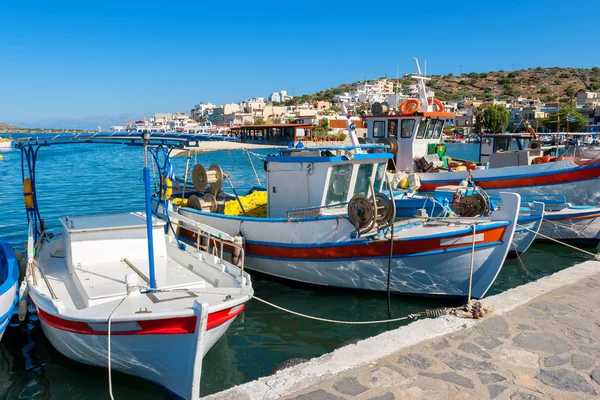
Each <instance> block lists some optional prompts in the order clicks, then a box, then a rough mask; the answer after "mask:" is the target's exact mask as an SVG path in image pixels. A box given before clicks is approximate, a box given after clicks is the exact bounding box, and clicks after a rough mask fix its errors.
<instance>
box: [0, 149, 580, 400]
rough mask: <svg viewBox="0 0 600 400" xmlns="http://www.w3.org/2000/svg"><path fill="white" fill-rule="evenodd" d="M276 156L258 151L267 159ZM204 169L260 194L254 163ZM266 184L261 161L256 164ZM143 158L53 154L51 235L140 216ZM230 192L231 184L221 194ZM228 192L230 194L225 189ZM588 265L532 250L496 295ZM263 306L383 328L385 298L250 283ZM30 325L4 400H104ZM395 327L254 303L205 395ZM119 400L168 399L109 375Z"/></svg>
mask: <svg viewBox="0 0 600 400" xmlns="http://www.w3.org/2000/svg"><path fill="white" fill-rule="evenodd" d="M477 149H478V145H477V144H450V145H448V155H450V156H455V157H457V158H466V159H476V157H477ZM272 151H273V150H272V149H271V150H267V149H265V150H254V153H257V154H260V155H265V154H267V153H269V152H272ZM2 155H3V156H4V158H3V160H1V161H0V210H1V212H2V213H1V216H0V236H1V237H3V238H5V239H6V240H8V241H9V242H10V243H11V244H12V245H13V246H15V247H17V248H18V249H22V248H23V242H24V241H25V240H26V236H27V223H26V217H25V211H24V204H23V196H22V192H23V189H22V179H21V155H20V152H19V151H18V150H11V151H6V152H3V153H2ZM195 157H196V158H197V162H199V163H201V164H203V165H204V166H206V167H208V165H209V164H211V163H218V164H220V165H221V166H222V168H223V170H224V171H225V172H226V173H229V174H230V178H231V181H232V182H233V184H234V185H235V186H236V190H237V191H238V192H245V191H247V190H249V189H250V188H251V187H252V186H254V185H256V184H257V182H256V179H255V177H254V173H253V171H252V169H251V167H250V164H249V160H248V153H245V152H243V151H215V152H209V153H204V154H199V155H197V156H195ZM251 157H252V158H253V160H254V162H255V166H256V169H257V172H258V175H259V178H260V179H261V183H263V184H264V183H266V182H265V181H266V176H265V173H264V170H263V168H262V161H261V160H260V158H259V157H258V156H257V155H251ZM185 161H186V160H185V157H175V158H174V159H173V165H174V167H175V171H176V173H178V174H179V175H182V174H183V171H184V169H185ZM142 165H143V156H142V149H141V148H140V147H130V146H124V145H105V144H84V145H81V144H79V145H70V146H53V147H51V148H42V149H40V151H39V156H38V164H37V171H38V176H37V177H36V181H37V195H38V199H39V205H40V212H41V215H42V217H43V218H44V219H45V222H46V225H47V226H48V228H49V229H50V230H52V229H55V230H56V229H58V227H59V224H58V218H59V216H65V215H68V216H76V215H90V214H99V213H117V212H127V211H141V210H143V208H144V203H143V193H144V187H143V184H142V183H141V177H142ZM225 185H226V184H225ZM225 189H226V190H228V191H229V188H227V187H225ZM585 259H586V257H585V256H582V255H581V254H580V253H578V252H575V251H572V250H570V249H567V248H564V247H557V246H551V245H537V244H536V245H533V246H532V247H531V249H530V250H528V251H527V252H526V253H525V254H524V255H523V256H522V260H523V263H524V264H525V266H526V268H527V271H528V272H526V271H525V270H524V269H523V268H522V267H521V266H520V264H519V262H518V261H517V260H507V261H506V263H505V265H504V268H503V269H502V271H501V273H500V275H499V277H498V279H497V280H496V283H495V284H494V286H493V287H492V289H491V293H489V294H494V293H498V292H501V291H504V290H506V289H508V288H511V287H515V286H518V285H521V284H523V283H526V282H528V281H529V280H531V279H532V278H531V276H530V274H531V275H534V276H536V277H541V276H544V275H549V274H552V273H553V272H556V271H558V270H560V269H563V268H566V267H568V266H572V265H575V264H577V263H580V262H582V261H584V260H585ZM254 289H255V292H256V294H257V295H258V296H260V297H262V298H264V299H266V300H269V301H271V302H273V303H275V304H278V305H281V306H283V307H287V308H290V309H293V310H296V311H299V312H302V313H307V314H311V315H316V316H319V317H324V318H333V319H342V320H354V321H361V320H372V319H385V318H387V308H386V296H385V294H383V293H364V292H356V291H349V290H334V289H327V288H315V287H310V286H299V285H295V284H291V283H289V282H283V281H274V280H271V279H268V278H266V277H263V276H254ZM447 305H456V304H454V303H448V302H447V301H442V300H440V299H426V298H418V297H403V296H393V297H392V312H393V314H394V316H395V317H399V316H404V315H407V314H410V313H413V312H417V311H422V310H423V309H425V308H432V307H439V306H447ZM31 311H32V312H31V313H30V315H29V318H28V320H27V322H26V323H23V324H17V323H16V318H15V319H13V324H11V326H9V327H8V329H7V330H6V333H5V335H4V338H3V340H2V343H1V345H0V348H1V360H0V399H17V398H34V399H48V398H56V399H64V400H67V399H96V398H105V397H107V396H108V375H107V370H106V369H102V368H94V367H89V366H85V365H81V364H78V363H75V362H73V361H71V360H68V359H66V358H65V357H63V356H62V355H61V354H59V353H58V352H57V351H56V350H54V349H53V348H52V346H51V345H50V343H49V342H48V341H47V339H46V338H45V337H44V334H43V332H42V331H41V329H40V327H39V323H38V321H37V319H36V317H35V313H34V312H33V310H31ZM398 326H399V323H394V324H382V325H367V326H358V325H354V326H353V325H335V324H330V323H324V322H315V321H310V320H305V319H301V318H299V317H296V316H292V315H289V314H286V313H284V312H282V311H279V310H276V309H273V308H270V307H268V306H266V305H264V304H262V303H259V302H257V301H250V302H249V303H248V304H247V307H246V310H245V311H244V312H243V314H241V315H240V317H238V318H237V319H236V321H235V322H234V323H233V324H232V326H231V328H230V329H229V330H228V331H227V333H226V335H225V336H224V337H223V338H221V340H220V341H219V342H218V343H217V344H216V345H215V346H214V347H213V349H212V350H211V351H210V352H209V353H208V354H207V355H206V357H205V358H204V364H203V372H202V382H201V393H202V394H203V395H207V394H210V393H214V392H217V391H220V390H223V389H227V388H229V387H231V386H234V385H236V384H240V383H243V382H247V381H250V380H254V379H256V378H259V377H262V376H266V375H269V374H271V373H272V372H273V370H274V368H276V367H277V366H278V365H280V364H281V363H283V362H285V361H287V360H290V359H297V358H304V359H310V358H313V357H317V356H320V355H322V354H324V353H327V352H330V351H332V350H334V349H336V348H338V347H340V346H341V345H342V344H343V343H344V342H347V341H348V340H352V339H362V338H366V337H369V336H373V335H376V334H378V333H380V332H383V331H385V330H389V329H393V328H396V327H398ZM113 390H114V393H115V398H127V399H138V398H139V399H142V398H143V399H164V398H168V395H167V394H166V393H165V392H164V391H163V390H162V389H160V388H157V387H156V386H155V385H153V384H151V383H149V382H145V381H143V380H141V379H138V378H134V377H130V376H127V375H124V374H119V373H113Z"/></svg>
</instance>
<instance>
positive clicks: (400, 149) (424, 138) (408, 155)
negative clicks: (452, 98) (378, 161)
mask: <svg viewBox="0 0 600 400" xmlns="http://www.w3.org/2000/svg"><path fill="white" fill-rule="evenodd" d="M454 117H455V115H454V114H452V113H447V112H443V111H424V112H413V113H405V114H392V115H378V116H367V117H364V119H365V120H366V122H367V140H366V142H372V143H381V144H386V145H388V146H389V149H388V151H389V152H391V153H392V154H393V155H394V160H395V163H396V168H397V169H398V170H405V169H415V168H416V167H415V159H417V158H420V157H423V156H425V155H427V154H428V151H429V145H430V144H438V143H440V142H441V136H442V130H443V129H444V124H446V120H448V119H452V118H454Z"/></svg>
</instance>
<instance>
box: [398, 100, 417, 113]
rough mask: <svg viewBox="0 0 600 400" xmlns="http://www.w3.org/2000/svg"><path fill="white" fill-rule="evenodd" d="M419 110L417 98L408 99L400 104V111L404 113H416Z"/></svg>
mask: <svg viewBox="0 0 600 400" xmlns="http://www.w3.org/2000/svg"><path fill="white" fill-rule="evenodd" d="M411 105H412V107H411ZM417 111H419V100H417V99H410V100H406V101H405V102H404V103H402V104H400V113H402V114H414V113H416V112H417Z"/></svg>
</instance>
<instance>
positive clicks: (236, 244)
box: [231, 234, 245, 268]
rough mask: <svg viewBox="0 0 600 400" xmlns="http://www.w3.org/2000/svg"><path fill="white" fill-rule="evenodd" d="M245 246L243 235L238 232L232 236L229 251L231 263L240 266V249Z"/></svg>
mask: <svg viewBox="0 0 600 400" xmlns="http://www.w3.org/2000/svg"><path fill="white" fill-rule="evenodd" d="M244 248H245V240H244V237H243V236H242V235H241V234H239V235H235V236H234V237H233V250H232V252H231V263H232V264H233V265H235V266H236V267H240V268H241V267H242V250H243V249H244Z"/></svg>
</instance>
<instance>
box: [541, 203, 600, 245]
mask: <svg viewBox="0 0 600 400" xmlns="http://www.w3.org/2000/svg"><path fill="white" fill-rule="evenodd" d="M532 198H535V199H536V200H537V201H542V202H544V203H545V206H546V212H545V213H544V221H543V223H542V226H541V228H540V233H541V234H542V235H543V236H541V235H540V236H538V238H537V240H539V241H542V242H551V239H556V240H559V241H561V242H565V243H569V244H572V245H575V246H578V247H587V248H595V247H597V246H598V245H599V244H600V206H591V205H587V206H575V205H573V204H571V203H569V202H567V198H566V196H564V195H553V196H551V195H540V196H535V197H532ZM548 238H550V239H548Z"/></svg>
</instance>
